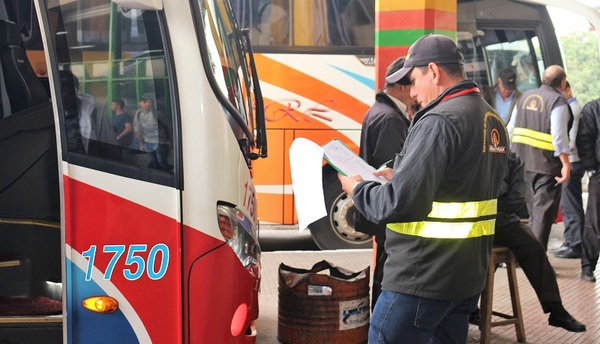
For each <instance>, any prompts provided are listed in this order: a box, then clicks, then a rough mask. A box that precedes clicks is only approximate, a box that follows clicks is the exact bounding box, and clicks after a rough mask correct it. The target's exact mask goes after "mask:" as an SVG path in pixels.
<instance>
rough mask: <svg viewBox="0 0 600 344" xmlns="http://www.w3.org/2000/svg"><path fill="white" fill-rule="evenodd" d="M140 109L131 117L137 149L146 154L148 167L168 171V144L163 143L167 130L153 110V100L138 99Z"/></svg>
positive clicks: (150, 98) (146, 95)
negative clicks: (148, 159) (148, 160)
mask: <svg viewBox="0 0 600 344" xmlns="http://www.w3.org/2000/svg"><path fill="white" fill-rule="evenodd" d="M139 104H140V108H139V109H138V110H137V111H136V113H135V116H134V117H133V131H134V135H135V139H136V143H137V147H136V148H137V149H138V150H140V151H142V152H146V153H148V155H149V156H150V162H149V163H148V167H150V168H155V169H160V170H164V171H169V169H170V166H169V164H168V163H167V157H168V154H169V147H168V144H165V143H163V141H164V137H163V136H165V134H166V133H167V130H165V129H164V125H161V123H160V121H159V117H158V114H157V113H156V110H155V109H154V98H152V97H151V96H150V95H148V94H144V95H143V96H142V97H141V98H140V102H139Z"/></svg>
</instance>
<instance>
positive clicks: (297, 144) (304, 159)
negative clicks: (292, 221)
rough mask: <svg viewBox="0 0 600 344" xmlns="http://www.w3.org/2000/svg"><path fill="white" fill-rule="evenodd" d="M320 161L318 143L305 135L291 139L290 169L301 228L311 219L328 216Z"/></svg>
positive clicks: (321, 159)
mask: <svg viewBox="0 0 600 344" xmlns="http://www.w3.org/2000/svg"><path fill="white" fill-rule="evenodd" d="M322 165H323V148H322V147H321V146H319V145H317V144H316V143H314V142H312V141H310V140H308V139H305V138H297V139H295V140H294V142H292V145H291V147H290V170H291V173H292V188H293V190H294V201H295V202H296V213H297V214H298V229H299V231H300V232H302V231H304V229H306V228H307V227H308V225H310V224H311V223H313V222H315V221H317V220H319V219H321V218H323V217H324V216H327V210H326V209H325V197H324V196H323V177H322V169H321V167H322Z"/></svg>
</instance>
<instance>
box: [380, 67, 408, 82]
mask: <svg viewBox="0 0 600 344" xmlns="http://www.w3.org/2000/svg"><path fill="white" fill-rule="evenodd" d="M412 69H413V67H403V68H401V69H399V70H397V71H396V72H395V73H392V74H391V75H389V76H388V77H386V78H385V81H386V82H387V83H390V84H395V83H397V82H398V81H400V80H402V78H404V77H405V76H407V75H408V73H410V71H411V70H412Z"/></svg>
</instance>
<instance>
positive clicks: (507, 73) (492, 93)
mask: <svg viewBox="0 0 600 344" xmlns="http://www.w3.org/2000/svg"><path fill="white" fill-rule="evenodd" d="M520 97H521V92H519V90H518V89H517V73H516V72H515V70H514V69H512V68H505V69H502V70H501V71H500V72H499V73H498V81H497V82H496V85H494V87H492V88H489V89H488V90H487V92H485V93H484V98H485V100H486V101H487V102H488V103H489V104H490V105H491V106H492V107H493V108H494V109H496V111H498V114H499V115H500V117H501V118H502V120H503V121H504V123H505V124H507V123H508V122H509V121H510V118H511V114H512V113H513V110H514V108H515V105H516V104H517V101H518V100H519V98H520Z"/></svg>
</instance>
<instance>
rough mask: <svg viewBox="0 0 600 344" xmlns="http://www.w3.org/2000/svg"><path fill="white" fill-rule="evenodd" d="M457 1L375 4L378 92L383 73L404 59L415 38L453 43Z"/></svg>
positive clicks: (382, 1) (403, 0) (392, 0)
mask: <svg viewBox="0 0 600 344" xmlns="http://www.w3.org/2000/svg"><path fill="white" fill-rule="evenodd" d="M456 4H457V0H376V1H375V68H376V70H377V74H376V76H375V85H376V86H377V89H382V88H383V84H384V82H385V70H386V68H387V66H388V65H389V64H390V63H391V62H392V61H394V60H395V59H396V58H398V57H400V56H402V55H406V52H407V51H408V48H409V47H410V45H411V44H413V42H415V41H416V40H417V39H418V38H419V37H421V36H423V35H425V34H428V33H439V34H443V35H446V36H448V37H451V38H452V39H454V40H456V7H457V5H456Z"/></svg>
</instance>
